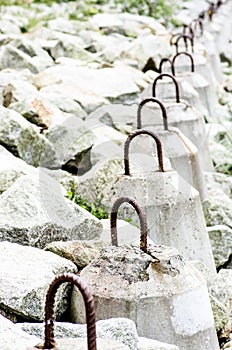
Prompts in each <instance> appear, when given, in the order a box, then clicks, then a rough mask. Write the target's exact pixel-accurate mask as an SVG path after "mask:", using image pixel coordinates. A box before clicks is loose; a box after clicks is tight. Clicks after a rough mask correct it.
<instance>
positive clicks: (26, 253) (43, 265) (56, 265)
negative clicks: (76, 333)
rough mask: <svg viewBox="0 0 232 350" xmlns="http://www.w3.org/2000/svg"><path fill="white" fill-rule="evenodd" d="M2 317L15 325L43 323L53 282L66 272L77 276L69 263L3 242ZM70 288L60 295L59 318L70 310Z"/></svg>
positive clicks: (0, 245) (0, 250) (0, 251)
mask: <svg viewBox="0 0 232 350" xmlns="http://www.w3.org/2000/svg"><path fill="white" fill-rule="evenodd" d="M0 256H1V264H0V271H1V273H0V305H1V306H0V313H1V314H2V313H3V314H5V315H6V316H7V317H8V318H10V319H12V320H13V321H17V320H18V319H19V320H20V319H21V320H22V319H24V320H38V321H39V320H40V321H42V320H43V319H44V307H45V298H46V294H47V291H48V288H49V285H50V284H51V282H52V281H53V279H54V278H55V277H56V276H57V275H60V274H62V273H64V272H73V273H75V272H77V269H76V266H75V265H74V264H73V263H71V262H70V261H68V260H67V259H64V258H61V257H59V256H57V255H55V254H53V253H50V252H45V251H43V250H41V249H37V248H33V247H25V246H22V245H19V244H15V243H10V242H6V241H5V242H0ZM69 291H70V289H69V287H68V285H67V284H66V285H65V284H64V285H63V286H62V287H61V288H60V290H59V292H58V295H57V307H56V317H57V318H58V319H59V318H60V317H61V316H62V315H63V313H64V312H65V311H66V309H67V307H68V297H69V295H70V294H69Z"/></svg>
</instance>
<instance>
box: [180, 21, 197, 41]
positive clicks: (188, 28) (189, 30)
mask: <svg viewBox="0 0 232 350" xmlns="http://www.w3.org/2000/svg"><path fill="white" fill-rule="evenodd" d="M187 30H188V33H187ZM183 34H184V35H187V36H190V37H191V38H192V39H194V36H195V35H194V31H193V29H192V27H191V25H190V24H189V25H187V24H184V25H183Z"/></svg>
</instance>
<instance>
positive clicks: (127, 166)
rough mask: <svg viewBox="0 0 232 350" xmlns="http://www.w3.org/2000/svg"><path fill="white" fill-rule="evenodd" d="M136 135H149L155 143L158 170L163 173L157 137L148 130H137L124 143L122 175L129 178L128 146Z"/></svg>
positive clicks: (160, 149) (160, 150)
mask: <svg viewBox="0 0 232 350" xmlns="http://www.w3.org/2000/svg"><path fill="white" fill-rule="evenodd" d="M138 135H150V136H151V137H153V139H154V140H155V142H156V147H157V155H158V161H159V170H160V171H161V172H164V166H163V151H162V144H161V141H160V139H159V138H158V136H157V135H156V134H155V133H154V132H152V131H149V130H143V129H139V130H136V131H134V132H133V133H131V134H130V135H129V136H128V137H127V139H126V142H125V145H124V168H125V173H124V175H129V176H130V163H129V146H130V143H131V141H132V140H133V138H135V137H136V136H138Z"/></svg>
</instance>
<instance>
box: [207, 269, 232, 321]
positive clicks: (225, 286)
mask: <svg viewBox="0 0 232 350" xmlns="http://www.w3.org/2000/svg"><path fill="white" fill-rule="evenodd" d="M231 281H232V270H231V269H221V270H220V271H219V273H218V274H217V276H216V278H215V279H214V280H213V281H211V284H210V287H209V292H210V294H212V296H213V297H215V298H216V299H217V300H220V302H221V303H222V304H223V305H225V307H226V309H227V312H228V313H229V316H230V318H231V315H232V282H231Z"/></svg>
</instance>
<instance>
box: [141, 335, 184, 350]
mask: <svg viewBox="0 0 232 350" xmlns="http://www.w3.org/2000/svg"><path fill="white" fill-rule="evenodd" d="M179 349H180V348H179V347H178V346H176V345H170V344H165V343H161V342H159V341H157V340H154V339H148V338H143V337H139V347H138V350H179Z"/></svg>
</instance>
